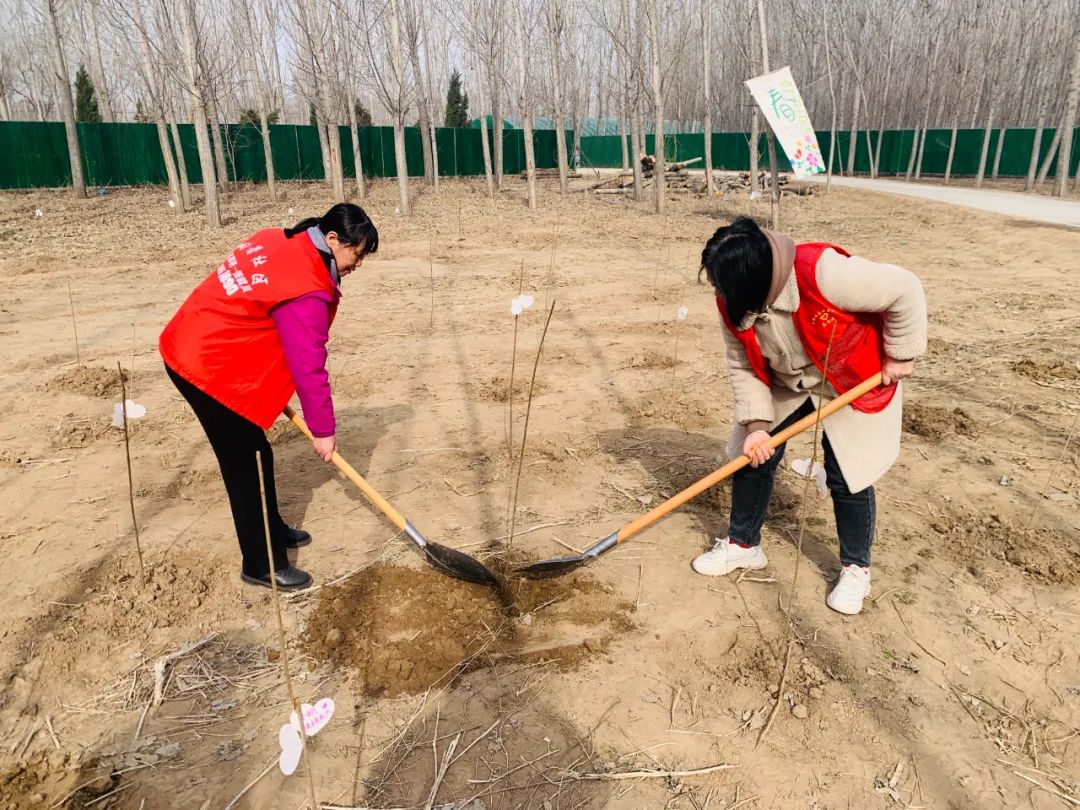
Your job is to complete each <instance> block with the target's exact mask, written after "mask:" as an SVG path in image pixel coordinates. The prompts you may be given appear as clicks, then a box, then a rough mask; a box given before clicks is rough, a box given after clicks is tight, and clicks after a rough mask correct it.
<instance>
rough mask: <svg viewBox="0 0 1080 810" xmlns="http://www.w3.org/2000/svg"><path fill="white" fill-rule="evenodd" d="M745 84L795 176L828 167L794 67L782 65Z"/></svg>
mask: <svg viewBox="0 0 1080 810" xmlns="http://www.w3.org/2000/svg"><path fill="white" fill-rule="evenodd" d="M746 86H747V87H748V88H749V89H750V93H751V94H752V95H753V96H754V101H756V102H757V104H758V106H759V107H760V108H761V111H762V112H763V113H765V118H766V120H767V121H768V122H769V126H771V127H772V129H773V132H774V133H775V134H776V139H777V140H778V141H780V146H782V147H783V149H784V153H785V154H786V155H787V157H788V160H789V161H790V162H791V168H792V170H793V171H794V172H795V176H796V177H809V176H810V175H812V174H821V172H823V171H825V162H824V161H823V160H822V158H821V149H820V148H819V147H818V142H817V136H816V135H815V134H814V127H813V125H812V124H811V123H810V116H809V115H807V113H806V105H805V104H803V100H802V96H801V95H799V88H798V87H796V86H795V79H793V78H792V76H791V68H788V67H782V68H780V70H774V71H773V72H772V73H766V74H765V75H764V76H757V77H755V78H753V79H747V81H746Z"/></svg>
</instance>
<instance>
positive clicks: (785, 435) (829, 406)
mask: <svg viewBox="0 0 1080 810" xmlns="http://www.w3.org/2000/svg"><path fill="white" fill-rule="evenodd" d="M879 385H881V372H880V371H879V372H878V373H877V374H875V375H874V376H873V377H870V378H869V379H867V380H863V381H862V382H861V383H859V384H858V385H857V386H855V387H854V388H852V389H851V390H850V391H847V392H845V393H844V394H843V395H842V396H839V397H837V398H836V399H833V400H830V401H829V402H828V403H826V404H825V405H824V406H822V407H821V409H820V410H815V411H814V412H813V413H812V414H810V415H809V416H805V417H803V418H802V419H800V420H799V421H798V422H796V423H795V424H793V425H791V426H790V427H787V428H785V429H784V430H781V431H780V432H779V433H777V434H776V435H775V436H773V437H771V438H770V439H769V441H767V442H766V443H765V445H766V446H767V447H772V448H777V447H779V446H780V445H782V444H783V443H784V442H786V441H788V439H790V438H792V437H793V436H797V435H798V434H800V433H802V432H803V431H804V430H806V429H808V428H811V427H813V426H814V424H815V423H816V422H818V421H819V420H822V419H825V418H826V417H829V416H832V415H833V414H834V413H836V412H837V411H838V410H840V409H841V408H844V407H846V406H848V405H850V404H851V403H852V402H854V401H855V400H857V399H858V398H859V397H861V396H862V395H863V394H865V393H867V392H869V391H872V390H873V389H875V388H877V387H878V386H879ZM749 463H750V459H749V457H748V456H739V457H738V458H737V459H734V460H733V461H729V462H728V463H727V464H725V465H724V466H723V467H721V468H720V469H719V470H716V471H715V472H712V473H710V474H709V475H707V476H705V477H704V478H702V479H701V480H700V481H698V482H697V483H696V484H692V485H690V486H689V487H687V488H686V489H684V490H683V491H682V492H680V493H679V494H678V495H672V496H671V497H670V498H668V499H667V500H666V501H664V502H663V503H662V504H660V505H659V506H657V507H656V508H655V509H652V510H651V511H649V512H646V513H645V514H644V515H642V516H641V517H639V518H637V519H636V520H634V521H633V522H631V523H627V524H626V525H625V526H623V527H622V528H621V529H619V535H618V539H617V541H616V543H621V542H623V541H624V540H629V539H630V538H631V537H633V536H634V535H635V534H637V533H638V532H640V531H641V530H642V529H647V528H648V527H649V526H652V525H653V524H654V523H656V521H658V520H660V518H662V517H664V516H666V515H668V514H670V513H671V512H674V511H675V510H676V509H678V508H679V507H680V506H682V505H683V504H684V503H686V502H687V501H689V500H692V499H694V498H696V497H697V496H698V495H700V494H701V493H702V492H704V491H705V490H707V489H708V488H709V487H712V486H715V485H716V484H718V483H720V482H721V481H723V480H724V479H725V478H727V477H728V476H730V475H734V474H735V473H736V472H738V471H739V470H741V469H742V468H743V467H745V466H746V465H747V464H749Z"/></svg>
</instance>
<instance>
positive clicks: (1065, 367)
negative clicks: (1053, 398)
mask: <svg viewBox="0 0 1080 810" xmlns="http://www.w3.org/2000/svg"><path fill="white" fill-rule="evenodd" d="M1012 368H1013V371H1015V372H1016V373H1017V374H1023V375H1024V376H1025V377H1030V378H1031V379H1033V380H1038V381H1039V382H1054V381H1055V380H1080V363H1078V362H1075V361H1072V362H1070V361H1066V360H1028V359H1024V360H1017V361H1016V362H1015V363H1013V365H1012Z"/></svg>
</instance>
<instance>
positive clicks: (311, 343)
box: [159, 203, 379, 590]
mask: <svg viewBox="0 0 1080 810" xmlns="http://www.w3.org/2000/svg"><path fill="white" fill-rule="evenodd" d="M378 249H379V233H378V231H377V230H376V229H375V225H374V223H372V221H371V219H370V218H369V217H368V215H367V214H366V213H364V210H363V209H362V208H360V207H359V206H357V205H351V204H347V203H340V204H338V205H335V206H334V207H333V208H331V209H330V210H329V211H327V212H326V214H324V215H323V216H322V217H318V218H311V219H305V220H304V221H303V222H300V223H298V224H297V225H296V226H294V227H292V228H285V229H280V228H268V229H266V230H262V231H259V232H258V233H256V234H255V235H253V236H252V237H250V238H249V239H248V240H247V241H246V242H243V243H242V244H240V245H239V246H237V248H236V249H235V250H234V251H233V252H232V254H231V255H230V256H229V257H228V258H227V259H226V260H225V261H224V262H223V263H222V264H221V265H220V266H219V267H218V268H217V269H216V270H215V271H214V272H212V273H211V274H210V275H209V276H208V277H207V278H206V279H205V280H204V281H203V282H202V283H201V284H199V286H198V287H196V288H195V290H194V291H193V292H192V293H191V295H190V296H188V299H187V300H186V301H185V302H184V303H183V304H182V305H181V307H180V309H179V311H178V312H177V313H176V315H174V316H173V319H172V320H171V321H169V323H168V325H167V326H166V327H165V331H164V332H162V333H161V340H160V343H159V347H160V350H161V356H162V358H163V359H164V360H165V368H166V371H167V372H168V374H169V377H170V378H171V379H172V381H173V383H174V384H175V385H176V387H177V388H178V389H179V390H180V393H181V394H183V395H184V398H185V399H186V400H187V401H188V403H189V404H190V405H191V407H192V410H194V411H195V416H196V417H197V418H198V420H199V422H200V423H201V424H202V426H203V430H205V431H206V436H207V438H208V439H209V440H210V445H211V447H213V448H214V454H215V455H216V456H217V460H218V465H219V466H220V467H221V477H222V478H223V479H224V481H225V489H226V491H227V492H228V495H229V506H230V507H231V508H232V515H233V523H234V524H235V526H236V536H237V539H238V540H239V541H240V552H241V554H242V556H243V565H242V567H241V577H242V578H243V579H244V581H246V582H249V583H251V584H253V585H262V586H265V587H270V585H271V582H270V570H271V566H270V561H269V560H267V557H266V538H265V529H264V526H263V515H262V499H261V497H260V494H259V474H258V469H257V468H256V466H255V453H256V451H258V452H259V453H260V454H261V456H262V467H263V477H264V479H265V482H266V501H267V509H268V512H269V518H270V531H271V545H272V547H273V552H274V555H273V556H274V560H273V570H274V572H275V578H276V579H277V584H278V587H279V588H283V589H285V590H298V589H300V588H306V587H307V586H308V585H310V584H311V576H310V575H309V574H308V573H307V572H305V571H301V570H300V569H299V568H295V567H293V566H292V565H290V564H289V559H288V554H287V552H288V550H289V549H294V548H299V547H300V546H305V545H307V544H308V543H310V542H311V535H309V534H308V533H307V532H304V531H300V530H297V529H292V528H290V527H289V526H287V525H286V524H285V521H284V520H282V518H281V515H280V514H279V513H278V506H277V493H276V490H275V487H274V455H273V451H272V450H271V449H270V443H269V442H268V441H267V440H266V433H265V431H266V430H267V429H268V428H269V427H270V425H272V424H273V422H274V420H275V419H276V418H277V416H278V414H280V413H281V411H282V409H283V408H284V407H285V405H286V404H288V402H289V399H290V398H291V397H292V395H293V392H294V391H295V392H296V393H297V395H298V396H299V399H300V406H301V408H302V409H303V412H304V416H305V418H306V420H307V422H308V426H309V427H310V428H311V432H312V435H313V436H314V437H315V439H314V441H313V443H312V444H313V446H314V449H315V453H316V454H317V455H318V456H320V457H321V458H322V459H323V460H325V461H330V459H331V457H332V456H333V454H334V447H335V440H334V433H335V430H336V425H335V421H334V406H333V402H332V400H331V397H330V383H329V375H328V374H327V371H326V341H327V338H328V336H329V331H330V324H331V323H333V320H334V315H335V314H336V312H337V307H338V301H339V300H340V299H341V288H340V286H339V285H340V283H341V279H342V278H344V277H345V276H347V275H348V274H349V273H351V272H352V271H353V270H355V269H356V268H357V267H359V266H360V263H361V262H362V261H363V260H364V257H365V256H368V255H370V254H372V253H375V252H376V251H377V250H378Z"/></svg>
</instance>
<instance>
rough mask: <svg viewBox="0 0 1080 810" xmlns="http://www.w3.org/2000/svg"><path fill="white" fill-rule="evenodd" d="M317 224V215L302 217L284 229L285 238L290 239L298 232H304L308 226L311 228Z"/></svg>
mask: <svg viewBox="0 0 1080 810" xmlns="http://www.w3.org/2000/svg"><path fill="white" fill-rule="evenodd" d="M318 224H319V218H318V217H308V218H307V219H302V220H300V221H299V222H297V223H296V224H295V225H293V226H292V227H291V228H286V229H285V238H286V239H292V238H293V237H294V236H296V235H297V234H298V233H306V232H307V229H308V228H312V227H314V226H316V225H318Z"/></svg>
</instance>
